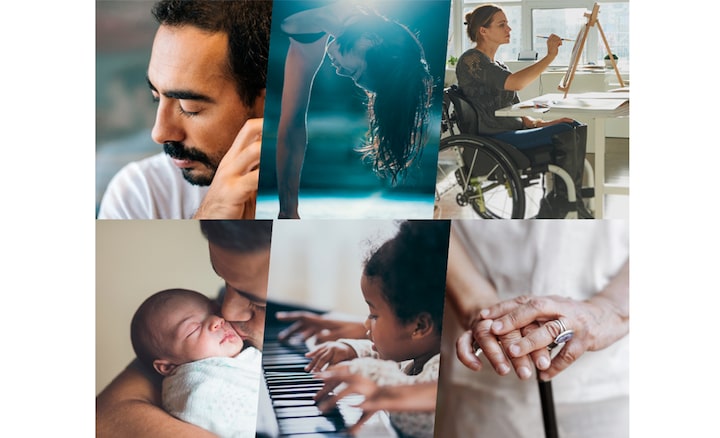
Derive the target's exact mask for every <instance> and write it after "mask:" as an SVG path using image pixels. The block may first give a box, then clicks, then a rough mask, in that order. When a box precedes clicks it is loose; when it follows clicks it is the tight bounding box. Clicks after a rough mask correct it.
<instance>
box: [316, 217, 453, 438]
mask: <svg viewBox="0 0 720 438" xmlns="http://www.w3.org/2000/svg"><path fill="white" fill-rule="evenodd" d="M449 230H450V223H449V222H448V221H407V222H404V223H402V224H401V226H400V229H399V231H398V233H397V234H396V236H395V237H394V238H392V239H391V240H389V241H387V242H385V243H384V244H382V245H381V246H380V247H379V248H378V249H377V250H375V251H374V252H373V253H372V255H371V256H370V257H369V258H368V259H367V261H366V262H365V267H364V270H363V275H362V278H361V280H360V286H361V289H362V293H363V297H364V298H365V301H366V302H367V305H368V308H369V315H368V317H367V320H366V321H365V327H366V328H367V337H368V339H340V340H338V341H335V342H327V343H324V344H321V345H320V346H319V347H318V348H316V349H315V350H313V351H312V352H310V353H308V354H307V356H308V357H310V358H311V362H310V364H309V365H308V368H307V369H308V370H309V371H310V370H313V371H318V370H321V369H322V368H323V367H324V366H325V365H326V364H336V363H338V362H341V361H348V360H349V362H346V371H349V372H350V373H353V374H360V375H362V376H364V377H367V378H370V379H371V380H373V381H374V382H375V383H376V384H377V385H380V386H385V385H405V384H409V383H421V382H437V379H438V372H439V366H440V335H441V331H442V330H441V329H442V317H443V307H444V299H445V273H446V267H447V250H448V237H449ZM331 389H332V388H324V389H323V391H321V394H326V393H327V392H329V391H330V390H331ZM390 419H391V421H392V423H393V425H394V426H395V427H396V428H397V429H399V430H400V431H401V432H402V434H403V436H412V437H424V436H429V437H432V435H433V426H434V413H432V412H424V413H419V412H398V413H391V414H390Z"/></svg>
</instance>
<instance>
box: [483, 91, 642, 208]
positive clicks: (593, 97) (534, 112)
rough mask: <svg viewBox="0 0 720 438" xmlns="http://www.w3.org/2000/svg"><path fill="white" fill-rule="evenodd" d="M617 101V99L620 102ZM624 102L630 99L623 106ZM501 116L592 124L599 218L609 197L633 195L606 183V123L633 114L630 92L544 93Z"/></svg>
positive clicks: (499, 112)
mask: <svg viewBox="0 0 720 438" xmlns="http://www.w3.org/2000/svg"><path fill="white" fill-rule="evenodd" d="M616 99H617V100H616ZM622 100H627V102H626V103H625V104H624V105H620V103H621V101H622ZM534 103H548V104H549V106H548V108H535V107H534ZM495 115H496V116H498V117H519V116H529V117H535V118H542V119H544V120H554V119H559V118H562V117H570V118H572V119H575V120H579V121H582V122H584V123H586V124H587V125H588V147H589V146H590V144H592V145H593V147H594V151H595V218H596V219H602V218H603V206H604V202H605V199H604V198H605V195H629V194H630V189H629V187H622V186H619V185H615V184H606V183H605V120H606V119H609V118H616V117H628V116H629V115H630V96H629V93H627V92H623V93H616V92H597V93H580V94H568V96H567V98H563V94H561V93H553V94H544V95H542V96H540V97H536V98H534V99H532V100H528V101H524V102H520V103H518V104H516V105H513V106H510V107H506V108H502V109H499V110H497V111H495Z"/></svg>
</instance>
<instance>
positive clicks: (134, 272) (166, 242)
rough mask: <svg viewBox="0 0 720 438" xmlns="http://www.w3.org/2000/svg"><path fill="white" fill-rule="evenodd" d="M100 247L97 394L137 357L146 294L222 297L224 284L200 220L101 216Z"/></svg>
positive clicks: (97, 230) (97, 240) (97, 250)
mask: <svg viewBox="0 0 720 438" xmlns="http://www.w3.org/2000/svg"><path fill="white" fill-rule="evenodd" d="M95 245H96V247H95V276H96V278H95V285H96V286H95V321H96V323H95V324H96V325H95V390H96V393H97V392H100V391H101V390H102V389H103V388H104V387H105V386H106V385H107V384H108V383H110V381H111V380H112V379H113V378H114V377H115V376H116V375H117V374H118V373H119V372H120V371H122V370H123V369H124V368H125V367H126V366H127V365H128V364H129V363H130V362H131V361H132V360H133V358H134V357H135V353H134V352H133V349H132V345H131V343H130V321H131V319H132V316H133V314H134V313H135V310H137V308H138V307H139V306H140V304H141V303H142V302H143V301H144V300H145V298H147V297H149V296H150V295H152V294H154V293H155V292H159V291H161V290H163V289H168V288H175V287H180V288H185V289H192V290H196V291H198V292H200V293H203V294H205V295H207V296H209V297H211V298H216V297H217V296H218V292H219V291H220V288H221V287H222V286H223V284H224V282H223V280H222V279H221V278H220V277H218V276H217V275H216V274H215V271H213V268H212V266H211V265H210V257H209V253H208V245H207V241H206V240H205V237H203V235H202V233H201V232H200V224H199V222H198V221H191V220H187V221H177V220H168V221H164V220H155V221H107V220H105V221H103V220H99V221H96V222H95Z"/></svg>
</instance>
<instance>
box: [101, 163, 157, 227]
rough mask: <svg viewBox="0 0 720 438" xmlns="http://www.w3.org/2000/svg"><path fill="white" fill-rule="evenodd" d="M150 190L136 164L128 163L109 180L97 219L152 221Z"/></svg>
mask: <svg viewBox="0 0 720 438" xmlns="http://www.w3.org/2000/svg"><path fill="white" fill-rule="evenodd" d="M154 217H155V215H154V214H153V210H152V198H151V189H150V187H149V185H148V181H147V180H146V179H145V176H144V174H143V173H142V171H141V170H140V166H139V165H138V163H135V162H133V163H129V164H127V165H126V166H125V167H123V168H122V169H120V171H119V172H118V173H117V174H116V175H115V176H114V177H113V178H112V180H110V183H109V184H108V187H107V190H106V191H105V194H104V195H103V198H102V202H101V203H100V210H99V211H98V219H153V218H154Z"/></svg>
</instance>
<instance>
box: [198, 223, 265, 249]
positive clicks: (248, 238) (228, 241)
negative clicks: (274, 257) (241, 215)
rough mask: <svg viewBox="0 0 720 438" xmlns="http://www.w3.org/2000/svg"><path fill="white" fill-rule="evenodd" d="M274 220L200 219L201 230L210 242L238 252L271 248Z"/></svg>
mask: <svg viewBox="0 0 720 438" xmlns="http://www.w3.org/2000/svg"><path fill="white" fill-rule="evenodd" d="M272 224H273V222H272V220H270V219H268V220H214V219H207V220H201V221H200V230H201V231H202V233H203V236H205V238H206V239H207V240H208V242H210V243H212V244H214V245H217V246H219V247H221V248H226V249H230V250H234V251H238V252H243V253H245V252H253V251H258V250H261V249H269V248H270V238H271V237H272Z"/></svg>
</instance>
